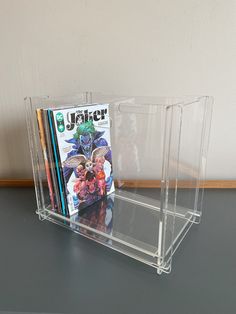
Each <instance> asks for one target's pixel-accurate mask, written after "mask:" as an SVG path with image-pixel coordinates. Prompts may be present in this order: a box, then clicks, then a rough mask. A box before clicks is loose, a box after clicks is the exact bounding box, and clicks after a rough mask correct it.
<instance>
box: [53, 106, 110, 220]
mask: <svg viewBox="0 0 236 314" xmlns="http://www.w3.org/2000/svg"><path fill="white" fill-rule="evenodd" d="M51 112H52V116H53V122H54V129H55V137H56V141H57V148H58V155H59V156H58V159H59V160H60V161H59V162H60V166H61V171H62V176H63V183H64V190H65V193H66V202H67V207H68V212H69V215H73V214H74V213H76V212H77V211H78V210H79V211H80V210H82V209H84V208H86V207H87V206H89V205H91V204H93V203H94V202H96V201H98V200H100V199H101V198H102V197H104V196H106V195H109V194H110V193H112V192H114V182H113V172H112V149H111V140H110V119H109V105H108V104H91V105H86V106H75V107H74V108H72V107H70V108H64V109H53V110H51Z"/></svg>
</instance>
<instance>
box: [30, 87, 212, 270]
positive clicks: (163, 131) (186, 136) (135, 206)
mask: <svg viewBox="0 0 236 314" xmlns="http://www.w3.org/2000/svg"><path fill="white" fill-rule="evenodd" d="M212 102H213V100H212V98H211V97H208V96H200V97H183V98H156V97H153V98H152V97H115V96H106V95H100V94H94V93H87V92H86V93H81V94H79V95H77V96H75V97H61V98H50V97H39V98H27V99H26V109H27V110H26V111H27V122H28V131H29V143H30V150H31V157H32V164H33V173H34V182H35V191H36V199H37V206H38V208H37V211H36V212H37V214H38V215H39V218H40V219H41V220H48V221H51V222H53V223H56V224H59V225H61V226H62V227H66V228H68V229H70V230H72V231H74V232H77V233H79V234H81V235H83V236H85V237H87V238H90V239H92V240H94V241H96V242H98V243H101V244H103V245H105V246H107V247H110V248H111V249H114V250H116V251H119V252H121V253H123V254H125V255H128V256H130V257H132V258H135V259H136V260H139V261H141V262H143V263H146V264H148V265H150V266H153V267H155V268H156V269H157V273H158V274H161V273H162V272H165V273H169V272H170V271H171V262H172V256H173V254H174V252H175V250H176V249H177V247H178V246H179V244H180V243H181V241H182V240H183V238H184V237H185V235H186V234H187V232H188V230H189V229H190V227H191V226H192V225H193V224H198V223H199V222H200V219H201V215H202V199H203V181H204V174H205V166H206V154H207V147H208V138H209V129H210V122H211V112H212ZM86 103H109V104H110V119H111V141H112V157H113V170H114V180H115V184H116V191H115V193H113V194H114V195H112V196H111V197H110V198H109V201H108V202H107V200H104V201H102V202H98V203H97V204H96V205H95V206H93V208H92V209H89V210H90V212H91V214H89V215H88V214H85V215H84V216H83V215H82V216H81V217H80V218H79V219H78V216H77V215H76V217H71V218H66V217H64V216H62V215H60V214H58V213H56V212H54V211H53V210H52V208H51V204H50V200H49V195H48V194H49V192H48V188H47V180H46V175H45V166H44V159H43V156H42V150H41V145H40V140H39V134H38V128H37V119H36V114H35V109H36V108H49V107H51V108H59V107H63V106H65V105H78V106H79V105H84V104H86ZM51 166H53V165H51ZM85 213H86V211H85ZM106 220H108V222H106ZM78 245H79V244H78Z"/></svg>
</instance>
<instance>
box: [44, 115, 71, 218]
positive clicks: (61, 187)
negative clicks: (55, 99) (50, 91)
mask: <svg viewBox="0 0 236 314" xmlns="http://www.w3.org/2000/svg"><path fill="white" fill-rule="evenodd" d="M48 120H49V127H50V133H51V140H52V147H53V155H54V159H55V168H56V174H57V181H58V187H59V195H60V199H61V211H62V214H63V215H64V216H66V217H68V216H69V213H68V206H67V201H66V192H65V186H64V182H63V174H62V167H61V160H60V156H59V153H58V143H57V138H56V136H55V125H54V121H53V112H52V110H50V109H48Z"/></svg>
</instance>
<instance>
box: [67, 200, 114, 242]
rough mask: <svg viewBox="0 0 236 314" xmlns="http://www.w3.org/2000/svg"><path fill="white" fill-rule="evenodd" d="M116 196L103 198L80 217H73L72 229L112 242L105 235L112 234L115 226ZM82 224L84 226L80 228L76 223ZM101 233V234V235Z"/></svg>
mask: <svg viewBox="0 0 236 314" xmlns="http://www.w3.org/2000/svg"><path fill="white" fill-rule="evenodd" d="M113 196H114V195H113V194H112V195H109V196H107V197H103V198H102V199H100V200H99V201H97V202H95V203H93V204H92V205H91V206H89V207H88V208H86V210H85V211H82V212H81V214H80V215H74V216H72V217H71V221H73V222H71V223H70V227H71V228H73V229H75V230H78V231H79V232H81V233H83V234H85V235H87V236H91V237H94V238H96V239H100V240H102V239H103V240H104V241H105V242H109V241H110V240H109V239H107V238H106V237H104V235H103V234H107V235H111V234H112V225H113V206H114V197H113ZM78 222H79V223H81V224H83V225H84V226H85V227H83V226H78V225H77V224H76V223H78ZM86 226H87V227H89V229H87V228H86ZM91 228H92V229H94V230H97V231H98V233H95V232H93V231H92V230H91ZM100 232H101V234H100Z"/></svg>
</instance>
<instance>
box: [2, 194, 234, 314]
mask: <svg viewBox="0 0 236 314" xmlns="http://www.w3.org/2000/svg"><path fill="white" fill-rule="evenodd" d="M204 205H205V208H206V210H205V212H204V215H203V220H202V223H201V225H199V226H194V227H193V228H192V230H191V231H190V233H189V234H188V235H187V237H186V239H185V240H184V242H183V243H182V245H181V246H180V248H179V249H178V251H177V252H176V254H175V256H174V259H173V269H172V273H171V274H170V275H165V274H163V275H162V276H157V275H156V272H155V270H154V269H152V268H150V267H148V266H146V265H144V264H142V263H139V262H137V261H135V260H133V259H131V258H128V257H126V256H123V255H122V254H119V253H116V252H114V251H112V250H109V249H108V248H105V247H103V246H101V245H98V244H96V243H94V242H92V241H90V240H87V239H85V238H83V237H80V236H78V235H76V234H74V233H72V232H69V231H68V230H66V229H63V228H61V227H59V226H56V225H54V224H51V223H49V222H40V221H39V220H38V217H37V216H36V215H35V214H34V210H35V207H36V204H35V199H34V191H33V189H4V188H2V189H0V249H1V253H0V256H1V258H0V311H17V312H44V313H82V314H86V313H101V314H106V313H111V314H115V313H119V314H122V313H129V314H132V313H142V314H152V313H155V314H156V313H161V314H162V313H168V314H171V313H175V314H178V313H186V314H195V313H196V314H205V313H206V314H211V313H212V314H213V313H214V314H218V313H219V314H228V313H230V314H235V313H236V246H235V242H236V191H235V190H231V191H230V190H207V191H206V194H205V202H204Z"/></svg>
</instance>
